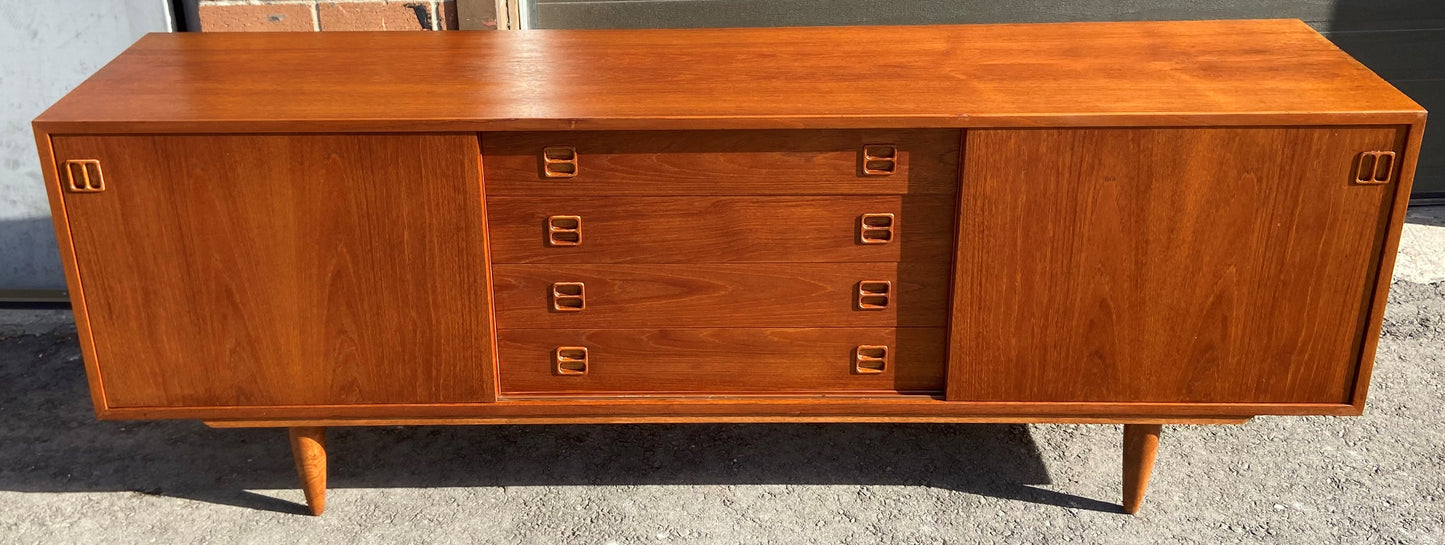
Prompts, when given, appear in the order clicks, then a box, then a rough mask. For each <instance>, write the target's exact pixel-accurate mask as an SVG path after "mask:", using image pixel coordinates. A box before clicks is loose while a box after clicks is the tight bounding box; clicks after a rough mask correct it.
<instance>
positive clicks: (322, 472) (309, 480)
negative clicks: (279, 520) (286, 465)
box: [289, 427, 326, 515]
mask: <svg viewBox="0 0 1445 545" xmlns="http://www.w3.org/2000/svg"><path fill="white" fill-rule="evenodd" d="M289 431H290V435H291V456H292V457H293V458H295V459H296V473H297V474H298V475H300V476H301V489H302V490H303V491H305V492H306V505H307V506H309V507H310V508H311V514H312V515H320V514H321V512H322V511H325V510H326V428H315V427H304V428H290V430H289Z"/></svg>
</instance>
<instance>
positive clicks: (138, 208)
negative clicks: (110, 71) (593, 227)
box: [52, 134, 495, 409]
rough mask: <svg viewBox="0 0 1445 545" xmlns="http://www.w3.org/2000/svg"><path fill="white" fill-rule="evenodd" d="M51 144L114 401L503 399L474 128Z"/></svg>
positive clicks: (97, 383) (101, 380)
mask: <svg viewBox="0 0 1445 545" xmlns="http://www.w3.org/2000/svg"><path fill="white" fill-rule="evenodd" d="M54 144H55V158H56V160H57V161H59V162H61V163H63V162H64V161H66V160H69V159H98V160H100V161H101V164H102V165H103V167H104V175H105V187H106V189H105V191H102V192H97V193H75V192H69V191H66V192H64V193H63V195H64V201H63V202H64V214H63V215H64V216H65V217H66V218H67V219H68V222H69V229H70V231H69V232H70V235H71V236H70V240H71V242H72V244H73V251H74V256H75V263H76V265H77V268H78V269H79V275H80V278H81V279H82V280H83V282H84V290H83V298H84V301H83V304H84V307H85V308H86V309H87V313H86V314H87V318H88V330H89V331H90V335H91V336H90V337H88V338H87V337H82V343H83V345H84V347H85V348H86V350H87V353H86V358H87V359H88V360H90V361H91V362H94V364H95V365H96V368H97V369H98V376H92V377H91V379H92V386H93V387H95V388H96V389H97V390H101V391H103V392H104V394H103V395H104V403H105V405H104V407H108V408H123V407H146V406H214V405H233V406H255V405H318V404H337V403H447V402H467V401H489V400H491V399H494V398H495V391H494V388H493V385H494V384H495V379H494V377H493V373H492V364H491V362H492V355H491V354H492V342H491V330H492V327H491V316H490V313H489V312H488V308H489V306H488V298H487V295H488V286H489V277H488V268H487V263H486V259H485V255H484V252H485V248H486V236H485V232H484V229H483V227H482V221H481V215H482V214H483V213H484V212H483V208H482V196H481V183H480V180H479V179H478V177H479V173H478V170H479V165H478V164H477V161H478V159H477V158H478V154H477V140H476V137H475V136H474V135H471V134H462V135H356V136H352V135H304V136H239V135H237V136H98V137H92V136H72V137H55V138H54ZM52 183H55V182H54V181H52ZM97 409H102V407H97Z"/></svg>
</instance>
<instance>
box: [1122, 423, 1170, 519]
mask: <svg viewBox="0 0 1445 545" xmlns="http://www.w3.org/2000/svg"><path fill="white" fill-rule="evenodd" d="M1163 428H1164V426H1162V425H1159V424H1143V423H1131V424H1125V425H1124V512H1125V513H1128V514H1130V515H1133V514H1135V513H1138V512H1139V506H1141V505H1143V504H1144V492H1145V491H1147V490H1148V489H1149V474H1150V473H1153V472H1154V458H1155V456H1156V454H1157V453H1158V452H1159V433H1160V431H1162V430H1163Z"/></svg>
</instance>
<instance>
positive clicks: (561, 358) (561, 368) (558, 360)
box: [552, 346, 587, 375]
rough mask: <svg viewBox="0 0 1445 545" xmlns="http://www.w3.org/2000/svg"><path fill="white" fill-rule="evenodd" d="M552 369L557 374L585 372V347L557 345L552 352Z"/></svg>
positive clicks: (579, 373) (582, 373) (580, 373)
mask: <svg viewBox="0 0 1445 545" xmlns="http://www.w3.org/2000/svg"><path fill="white" fill-rule="evenodd" d="M552 365H553V370H554V371H556V373H557V374H559V375H585V374H587V347H584V346H559V347H557V349H556V350H554V351H553V352H552Z"/></svg>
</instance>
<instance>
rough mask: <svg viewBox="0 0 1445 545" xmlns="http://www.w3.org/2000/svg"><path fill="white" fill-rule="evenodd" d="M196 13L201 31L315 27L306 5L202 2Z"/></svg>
mask: <svg viewBox="0 0 1445 545" xmlns="http://www.w3.org/2000/svg"><path fill="white" fill-rule="evenodd" d="M198 8H199V9H198V10H197V12H196V13H197V15H198V16H199V17H200V20H201V30H202V31H204V32H266V31H289V32H298V31H312V30H316V17H315V15H313V13H312V11H311V6H310V5H309V4H270V5H252V4H237V5H233V4H210V3H201V4H200V5H199V6H198Z"/></svg>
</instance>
